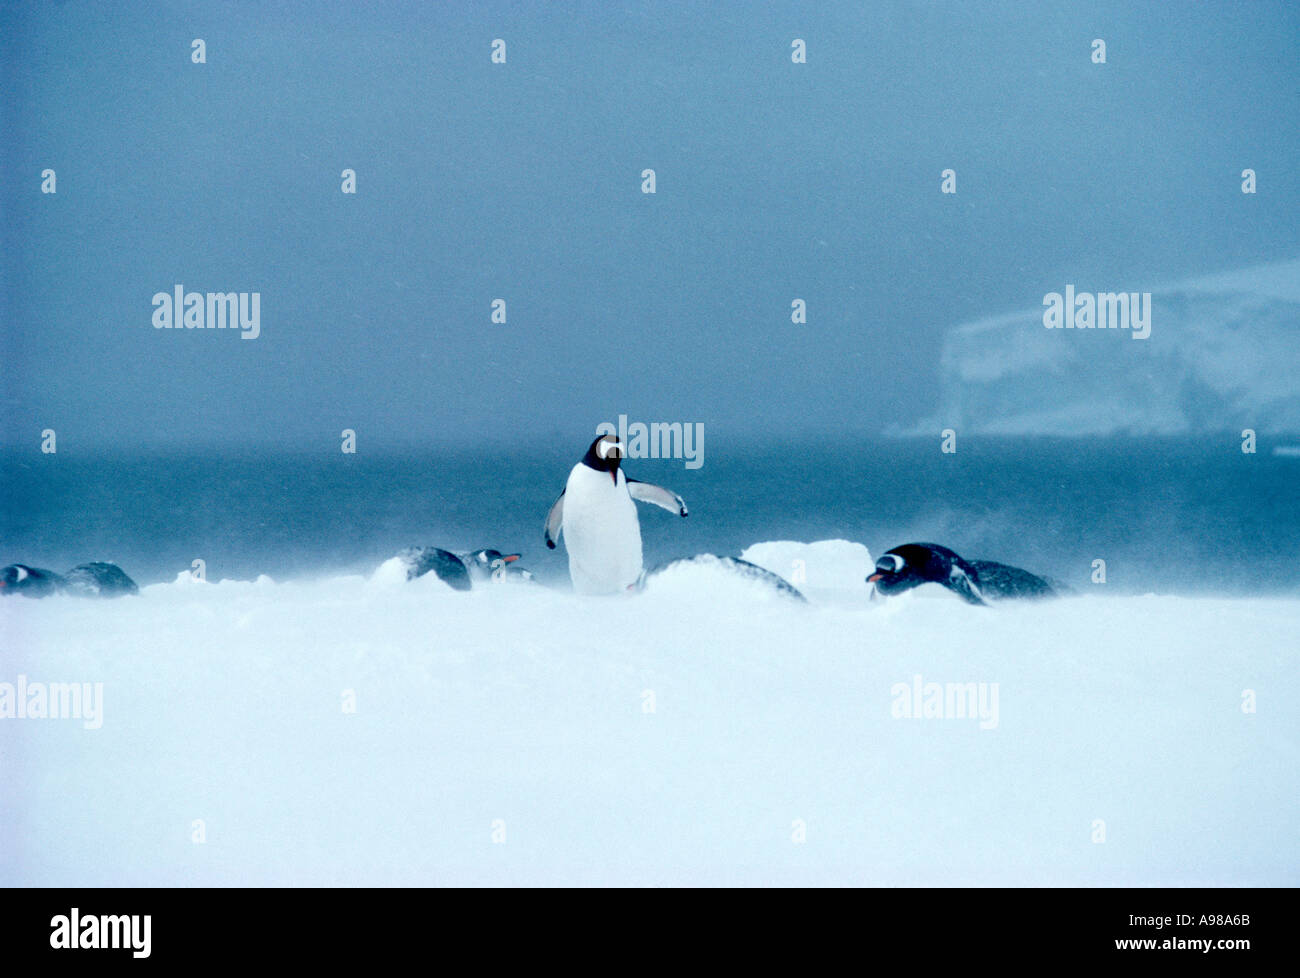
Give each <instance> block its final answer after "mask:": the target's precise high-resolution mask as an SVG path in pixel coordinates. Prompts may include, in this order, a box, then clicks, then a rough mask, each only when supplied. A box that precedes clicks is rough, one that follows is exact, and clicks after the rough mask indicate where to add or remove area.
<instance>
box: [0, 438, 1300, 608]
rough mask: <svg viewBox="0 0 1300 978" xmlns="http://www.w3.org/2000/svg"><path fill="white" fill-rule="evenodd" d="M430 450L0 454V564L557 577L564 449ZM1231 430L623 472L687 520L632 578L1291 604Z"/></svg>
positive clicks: (1255, 488) (1298, 554)
mask: <svg viewBox="0 0 1300 978" xmlns="http://www.w3.org/2000/svg"><path fill="white" fill-rule="evenodd" d="M582 441H583V439H582V438H578V439H576V441H575V443H574V444H568V443H561V442H560V441H558V440H557V441H556V442H555V444H547V445H541V446H531V447H528V448H525V449H522V450H520V449H517V448H509V447H506V446H501V447H499V448H480V449H475V450H473V451H469V450H465V449H463V448H440V447H438V446H435V445H425V446H421V447H406V448H397V447H389V448H385V449H382V450H374V451H364V450H363V451H360V452H358V453H357V454H355V455H345V454H342V453H333V454H332V453H328V452H321V453H318V454H303V453H297V454H295V453H282V452H271V451H269V450H268V451H261V452H259V451H255V450H249V451H230V450H208V451H198V450H187V451H167V450H162V449H159V450H158V451H156V452H140V453H136V454H122V455H96V456H83V455H78V454H76V453H75V452H71V451H68V450H66V449H61V450H60V452H59V453H58V454H56V455H49V456H43V455H41V454H39V452H37V451H35V450H33V451H31V452H25V453H18V452H15V451H12V450H11V451H9V452H7V453H6V455H5V457H4V459H3V462H2V463H0V465H2V468H0V472H2V474H3V480H4V485H5V492H4V499H5V503H4V508H3V526H2V532H0V560H3V561H4V562H6V563H8V562H14V561H22V562H24V563H29V564H34V565H37V566H46V567H50V568H52V569H56V570H63V569H66V568H67V567H70V566H72V565H73V564H76V563H79V562H82V561H86V560H113V561H116V562H118V563H120V564H121V565H122V566H123V567H124V568H125V569H126V570H127V571H128V573H130V574H131V575H132V576H133V577H135V578H136V579H137V580H138V581H139V582H140V583H141V584H149V583H156V582H160V581H170V580H173V579H174V578H175V577H176V575H177V574H178V573H179V572H181V571H186V570H189V568H190V567H191V565H192V562H193V561H194V560H196V559H202V560H203V561H204V562H205V565H206V573H207V575H208V577H209V579H211V580H220V579H223V578H235V579H250V578H253V577H256V576H257V575H260V574H267V575H269V576H271V577H272V578H274V579H276V580H282V579H295V578H314V577H320V576H334V575H338V574H342V573H369V572H370V571H371V570H373V569H374V568H375V567H376V566H377V565H378V564H379V563H380V562H382V561H383V560H384V559H386V558H387V557H389V556H392V555H393V554H394V553H395V552H396V551H398V550H399V549H401V548H402V547H405V546H408V545H411V544H420V545H436V546H443V547H447V548H449V549H460V548H472V547H481V546H492V547H497V548H499V549H502V550H510V551H519V552H521V553H522V554H523V555H524V559H523V561H522V564H523V565H524V566H527V567H529V568H530V569H531V570H533V572H534V573H535V574H536V575H537V576H538V577H539V578H540V579H541V580H542V581H543V582H547V583H554V584H557V585H560V586H563V585H564V584H565V583H566V582H567V574H566V564H565V559H564V555H563V550H562V549H561V550H559V551H554V552H551V551H548V550H547V549H546V548H545V546H544V544H543V542H542V520H543V518H544V516H545V514H546V511H547V509H548V507H549V506H550V504H551V501H552V500H553V499H554V497H555V495H556V494H557V493H558V492H559V490H560V488H561V487H562V486H563V484H564V480H565V478H566V477H567V474H568V471H569V468H570V467H571V465H572V464H573V462H574V461H575V459H576V456H577V455H578V454H580V452H578V450H577V448H576V447H575V446H576V445H577V443H580V442H582ZM1275 447H1277V446H1274V445H1271V444H1269V443H1267V442H1263V441H1262V442H1261V443H1260V445H1259V449H1258V451H1257V452H1256V453H1254V454H1245V453H1243V452H1242V451H1241V447H1240V440H1239V439H1236V438H1234V437H1233V435H1232V434H1231V433H1227V434H1224V435H1221V436H1206V437H1198V438H1195V439H1152V438H1132V439H1125V438H1105V439H1092V440H1089V439H1023V438H974V437H971V438H966V439H963V440H962V441H961V442H960V444H959V450H958V451H957V452H956V453H955V454H947V455H945V454H943V453H941V452H940V450H939V439H938V437H936V438H934V439H878V440H855V439H831V438H826V439H822V440H807V439H804V440H799V441H794V440H791V441H786V442H771V443H765V444H761V443H755V442H745V443H741V442H728V440H727V439H725V438H722V437H717V438H714V439H712V440H711V441H710V442H709V443H708V444H707V446H706V448H707V451H706V454H705V456H704V464H703V465H702V466H701V467H700V468H698V469H694V470H691V469H687V468H686V466H685V464H684V463H683V462H682V461H680V460H660V459H642V460H638V459H631V460H629V461H628V462H627V463H626V468H627V470H628V471H629V472H630V473H631V474H632V475H634V476H636V477H637V478H640V479H643V480H645V481H650V482H657V483H660V484H663V485H666V486H668V487H670V488H672V489H674V490H676V491H677V492H679V493H681V494H682V495H683V496H684V497H685V498H686V500H687V503H688V504H689V506H690V511H691V512H690V516H689V518H688V519H685V520H682V519H679V518H676V517H674V516H673V515H671V514H669V513H667V512H664V511H662V510H660V509H657V508H655V507H642V508H641V522H642V531H643V537H644V541H645V549H646V563H647V565H648V566H653V565H654V564H656V563H658V562H661V561H664V560H668V559H672V558H675V557H681V556H688V555H692V554H696V553H703V552H712V553H721V554H738V553H739V552H740V551H741V550H743V549H744V548H745V547H746V546H748V545H750V544H752V543H756V542H759V541H764V540H778V539H792V540H815V539H826V538H844V539H849V540H855V541H858V542H861V543H865V544H866V545H867V546H868V547H869V548H870V549H871V551H872V553H873V554H878V553H880V552H882V551H884V550H886V549H888V548H889V547H892V546H895V545H897V544H900V543H904V542H907V541H911V540H923V541H930V542H935V543H942V544H945V545H947V546H950V547H952V548H954V549H956V550H957V551H959V552H960V553H962V554H964V555H967V556H973V557H981V558H988V559H996V560H1002V561H1007V562H1011V563H1015V564H1019V565H1022V566H1025V567H1027V568H1030V569H1032V570H1035V571H1038V572H1040V573H1046V574H1050V575H1052V576H1054V577H1056V578H1058V579H1060V580H1063V581H1066V582H1067V583H1070V584H1072V585H1074V586H1075V587H1077V588H1080V589H1090V588H1094V587H1096V586H1097V585H1096V583H1095V582H1094V580H1093V578H1094V576H1095V568H1096V565H1095V564H1094V561H1097V560H1103V561H1105V573H1106V587H1107V588H1108V589H1112V590H1114V591H1116V592H1119V593H1128V594H1133V593H1139V594H1140V593H1145V592H1148V591H1155V592H1160V593H1186V594H1222V595H1245V594H1290V595H1294V594H1295V593H1296V592H1297V591H1298V590H1300V458H1298V457H1294V456H1293V455H1290V454H1286V453H1285V446H1283V448H1284V451H1283V453H1274V451H1273V448H1275Z"/></svg>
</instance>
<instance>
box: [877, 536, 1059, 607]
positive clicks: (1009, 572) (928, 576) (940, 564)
mask: <svg viewBox="0 0 1300 978" xmlns="http://www.w3.org/2000/svg"><path fill="white" fill-rule="evenodd" d="M867 581H868V582H869V583H872V584H875V586H876V593H878V594H880V595H882V596H888V595H891V594H901V593H902V592H904V591H910V590H911V589H912V588H914V587H919V586H920V585H922V584H939V585H942V586H943V587H946V588H947V589H948V590H949V591H952V592H953V593H954V594H957V595H958V596H960V597H961V598H962V600H964V601H966V602H968V603H969V604H988V601H987V600H986V599H989V598H992V599H993V600H995V601H997V600H1005V599H1007V598H1031V599H1032V598H1048V597H1055V596H1056V595H1058V594H1059V593H1060V592H1061V590H1063V589H1062V588H1061V586H1060V585H1057V584H1054V583H1053V582H1051V581H1049V580H1048V579H1047V578H1044V577H1039V576H1038V575H1037V574H1031V573H1030V572H1029V571H1027V570H1022V569H1021V568H1019V567H1012V566H1011V565H1009V564H1000V563H998V562H996V561H992V560H971V561H968V560H966V559H965V558H963V557H961V556H960V555H959V554H957V553H956V552H955V551H952V550H949V549H948V548H947V547H942V546H940V545H939V544H937V543H905V544H903V545H902V546H900V547H894V548H893V549H892V550H889V551H886V552H885V553H883V554H881V556H880V559H879V560H877V561H876V570H875V572H874V573H873V574H872V575H871V576H870V577H868V578H867Z"/></svg>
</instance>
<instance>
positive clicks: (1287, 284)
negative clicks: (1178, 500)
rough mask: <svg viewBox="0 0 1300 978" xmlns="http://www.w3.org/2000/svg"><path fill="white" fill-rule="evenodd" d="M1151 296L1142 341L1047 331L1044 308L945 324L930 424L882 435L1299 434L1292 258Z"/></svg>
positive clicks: (1299, 267)
mask: <svg viewBox="0 0 1300 978" xmlns="http://www.w3.org/2000/svg"><path fill="white" fill-rule="evenodd" d="M1065 284H1066V283H1065V282H1044V283H1043V292H1044V294H1046V293H1049V292H1051V291H1054V290H1055V291H1060V290H1061V289H1062V287H1063V286H1064V285H1065ZM1073 284H1074V285H1075V286H1076V287H1077V288H1078V289H1079V290H1084V289H1087V288H1090V287H1092V286H1093V285H1094V284H1097V285H1098V287H1100V286H1106V287H1114V288H1116V289H1119V288H1130V287H1133V286H1132V283H1128V282H1119V283H1088V282H1083V281H1080V282H1077V283H1073ZM1150 291H1151V293H1152V306H1153V313H1152V323H1151V335H1150V337H1149V338H1147V339H1146V340H1143V341H1140V342H1133V337H1132V335H1131V334H1130V333H1128V332H1127V331H1122V330H1107V329H1088V330H1075V329H1068V330H1067V329H1046V328H1044V326H1043V307H1042V306H1038V307H1035V308H1032V309H1026V310H1025V311H1024V312H1018V313H1012V314H1009V315H1004V316H996V317H992V318H988V319H980V320H977V321H974V322H969V323H963V324H961V325H959V326H956V327H954V328H953V329H952V330H951V331H949V333H948V334H947V336H946V337H945V338H944V344H943V352H942V354H941V357H942V359H941V382H940V383H941V392H940V401H939V404H940V409H939V411H938V414H937V415H936V416H934V417H932V418H931V419H930V420H929V421H928V422H926V423H925V424H923V425H920V426H918V427H917V428H914V429H910V430H906V431H899V430H895V431H893V432H891V433H893V434H907V435H918V434H926V435H928V434H936V435H937V433H938V432H939V431H941V430H942V429H944V428H953V429H955V430H957V431H958V432H960V433H963V434H986V435H1026V434H1033V435H1064V436H1084V435H1106V434H1133V435H1178V434H1193V433H1200V432H1212V431H1230V430H1232V431H1238V432H1239V431H1241V430H1242V429H1243V428H1252V429H1255V430H1257V431H1258V432H1260V434H1261V436H1263V435H1266V434H1277V433H1279V432H1288V433H1295V432H1300V260H1295V261H1288V262H1279V263H1275V264H1269V265H1261V266H1257V267H1254V268H1250V269H1246V270H1244V271H1238V272H1230V273H1226V274H1219V275H1210V276H1203V277H1200V278H1195V279H1191V280H1188V281H1185V282H1181V283H1178V284H1176V285H1172V286H1166V287H1164V288H1153V289H1151V290H1150Z"/></svg>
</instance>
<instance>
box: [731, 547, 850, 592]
mask: <svg viewBox="0 0 1300 978" xmlns="http://www.w3.org/2000/svg"><path fill="white" fill-rule="evenodd" d="M740 558H741V560H748V561H749V562H750V563H751V564H757V565H758V566H759V567H762V568H763V569H764V570H769V571H771V572H772V573H773V574H777V575H779V576H781V577H783V578H785V579H786V580H787V581H789V582H790V583H791V584H793V585H794V586H795V587H797V588H798V589H799V590H800V591H802V592H803V593H804V595H805V596H806V597H807V598H808V599H809V600H810V601H813V602H815V603H831V602H836V603H838V602H843V601H861V602H865V601H866V600H867V599H868V597H869V596H870V592H871V588H870V587H869V586H868V585H867V583H866V579H867V576H868V575H869V574H870V573H871V572H872V570H873V569H874V568H875V561H874V560H872V559H871V551H869V550H868V549H867V548H866V547H865V546H863V545H862V544H860V543H854V542H852V541H851V540H816V541H814V542H812V543H799V542H797V541H794V540H772V541H769V542H766V543H756V544H754V545H753V546H751V547H748V548H747V549H746V550H745V552H744V553H742V554H741V555H740Z"/></svg>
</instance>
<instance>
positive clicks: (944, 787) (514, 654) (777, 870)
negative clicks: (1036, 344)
mask: <svg viewBox="0 0 1300 978" xmlns="http://www.w3.org/2000/svg"><path fill="white" fill-rule="evenodd" d="M745 559H747V560H751V561H754V562H755V563H762V564H764V566H768V567H769V569H772V570H776V571H778V572H782V573H783V576H789V575H790V573H791V569H792V568H791V567H790V562H791V561H793V560H795V559H803V560H805V562H806V568H805V570H806V574H807V580H806V584H805V587H806V590H807V591H808V593H809V595H810V597H812V598H814V601H813V603H812V604H811V605H803V604H799V603H796V602H792V601H789V600H787V599H785V598H783V597H781V596H780V595H778V594H777V593H776V592H775V591H772V590H771V589H768V588H764V587H761V586H756V585H754V584H753V582H750V581H746V580H744V579H741V578H731V577H730V576H728V575H726V574H724V573H723V572H722V571H721V570H719V569H716V568H708V567H704V568H701V567H700V566H686V567H684V568H681V569H680V570H674V571H670V572H668V573H667V574H665V575H664V576H663V577H662V578H661V579H659V581H658V585H657V586H656V587H654V588H651V589H650V590H648V591H647V592H645V593H643V594H638V595H626V596H617V597H608V598H596V597H584V596H579V595H575V594H572V593H569V592H564V591H554V590H550V589H547V588H544V587H541V586H530V585H528V584H526V583H515V582H506V583H501V584H496V585H492V586H487V587H483V588H478V589H476V590H474V591H471V592H456V591H454V590H452V589H450V588H448V587H446V586H445V585H444V584H442V582H440V581H437V580H436V578H433V576H432V575H428V576H427V578H421V579H419V580H417V581H413V582H406V581H402V580H400V579H399V580H392V579H390V578H389V577H388V576H386V575H385V574H383V573H376V574H374V575H372V576H370V577H369V578H363V577H337V578H332V579H321V580H315V581H285V582H278V583H277V582H273V581H271V580H270V579H268V578H261V579H259V580H258V581H256V582H233V581H221V582H216V583H210V584H208V585H207V586H202V587H196V586H194V585H193V583H191V582H185V581H181V580H178V581H177V582H174V583H168V584H160V585H154V586H150V587H146V588H144V589H143V592H142V594H141V595H140V596H138V597H135V598H123V599H119V600H115V601H93V600H84V599H82V600H78V599H76V598H71V597H62V596H60V597H52V598H48V599H44V600H39V601H37V600H28V599H25V598H17V597H14V598H8V599H5V600H3V601H0V650H2V651H0V683H15V682H16V680H17V677H18V676H19V675H20V674H21V675H24V676H25V677H26V678H27V680H28V681H32V682H44V683H55V682H89V683H95V682H102V683H103V684H104V693H103V725H102V727H100V728H99V729H85V727H84V726H83V724H82V723H80V722H77V721H73V720H49V719H46V720H39V719H4V720H0V885H9V886H12V885H43V886H52V885H77V886H93V885H131V886H135V885H154V884H158V885H174V884H217V885H226V884H229V885H239V884H334V883H347V884H434V885H436V884H453V883H469V884H474V883H484V884H487V883H493V884H496V883H522V884H533V883H536V884H544V883H636V884H671V883H717V884H727V883H739V884H760V883H809V884H832V883H857V884H884V885H913V884H979V883H984V884H995V885H997V884H1003V885H1015V884H1047V885H1069V884H1103V885H1109V884H1116V885H1147V884H1151V885H1160V884H1174V885H1178V884H1202V885H1219V884H1226V885H1238V884H1241V885H1245V884H1276V885H1296V884H1297V883H1300V847H1298V846H1297V842H1296V840H1297V838H1300V804H1297V799H1298V798H1300V719H1298V717H1300V713H1298V712H1297V710H1296V708H1295V704H1296V702H1297V695H1298V694H1300V670H1298V669H1297V667H1296V656H1297V646H1296V638H1295V637H1296V635H1298V634H1300V600H1262V599H1261V600H1253V599H1252V600H1217V599H1196V600H1187V599H1182V598H1177V597H1169V596H1154V595H1153V596H1148V597H1113V598H1112V597H1107V596H1106V595H1105V593H1104V588H1097V589H1095V591H1093V592H1090V593H1088V594H1086V595H1084V596H1081V597H1077V598H1070V599H1064V600H1060V601H1055V602H1043V603H1033V604H1024V605H1013V604H1004V605H1001V606H999V607H997V608H978V607H972V606H969V605H967V604H965V603H964V602H961V601H958V600H956V599H951V600H937V599H936V600H916V599H914V598H913V597H911V596H904V597H900V598H896V599H891V600H888V601H880V602H869V601H868V600H867V598H866V595H867V587H866V585H865V584H859V585H855V584H854V580H855V578H856V580H857V581H859V582H860V581H861V578H862V576H865V574H866V573H867V572H868V571H869V569H870V555H869V554H868V553H867V552H866V548H865V547H861V546H860V545H857V544H852V543H848V542H846V541H821V542H818V543H815V544H798V543H792V542H788V541H786V542H774V543H766V544H759V545H756V546H754V547H751V548H750V549H749V550H747V551H746V552H745ZM678 574H680V578H681V579H680V580H676V581H674V579H673V578H674V575H678ZM855 588H860V589H859V590H857V591H856V595H857V597H856V598H855V597H854V593H855ZM949 597H950V596H949ZM917 676H920V677H922V682H923V683H931V682H934V683H939V684H949V683H963V684H964V683H976V684H985V686H983V687H981V688H982V689H991V688H992V687H991V684H994V683H996V684H997V700H996V702H997V722H996V725H995V726H993V727H991V728H989V729H981V723H980V721H979V720H978V719H895V718H894V716H893V712H894V711H893V710H892V709H891V707H892V704H893V699H894V693H893V692H892V691H893V690H895V689H896V688H897V687H898V685H899V684H908V685H910V684H912V683H913V682H914V677H917ZM1246 690H1253V691H1254V695H1255V697H1256V699H1257V712H1255V713H1247V712H1243V709H1242V704H1243V696H1245V695H1246V694H1245V692H1244V691H1246ZM347 691H351V695H352V696H354V697H355V704H356V712H355V713H348V712H345V710H344V705H345V703H346V702H347V701H348V696H349V693H348V692H347ZM199 820H201V823H202V824H201V829H202V832H203V833H204V837H205V840H206V841H203V842H202V843H196V842H194V841H192V838H193V836H194V834H195V833H196V832H198V831H199V829H200V825H199V824H198V823H199ZM1098 820H1100V821H1101V822H1104V832H1105V841H1104V842H1094V841H1093V839H1094V836H1095V835H1096V834H1097V833H1098V831H1099V830H1100V827H1099V825H1098ZM801 832H802V833H803V837H804V839H805V841H803V842H798V841H796V839H798V838H799V837H800V833H801ZM494 833H495V834H496V837H497V838H504V841H503V842H495V841H494ZM502 833H504V835H502Z"/></svg>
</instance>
